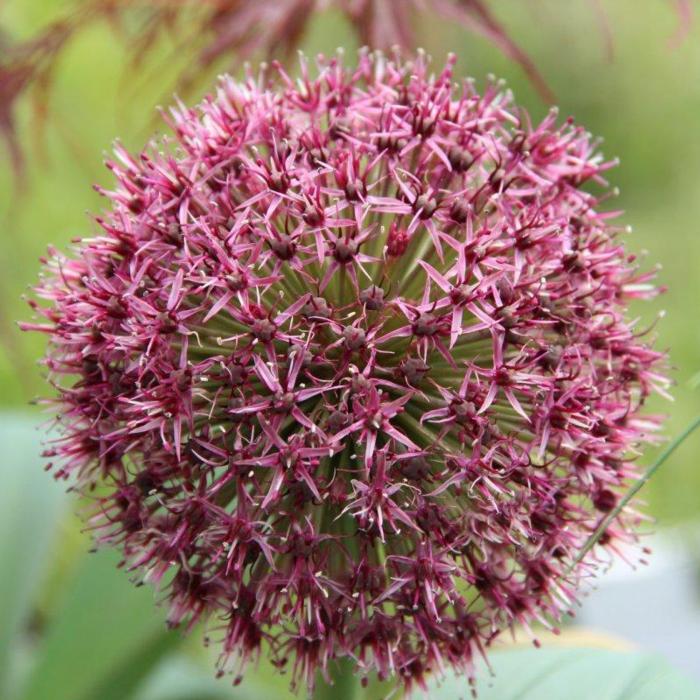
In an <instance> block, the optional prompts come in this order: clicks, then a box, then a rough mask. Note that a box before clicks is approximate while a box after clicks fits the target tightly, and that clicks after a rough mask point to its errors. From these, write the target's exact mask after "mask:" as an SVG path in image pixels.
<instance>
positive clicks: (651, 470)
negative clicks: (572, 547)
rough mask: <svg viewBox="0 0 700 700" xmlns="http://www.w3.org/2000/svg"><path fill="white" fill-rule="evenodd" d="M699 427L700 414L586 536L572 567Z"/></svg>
mask: <svg viewBox="0 0 700 700" xmlns="http://www.w3.org/2000/svg"><path fill="white" fill-rule="evenodd" d="M699 427H700V416H698V417H697V418H696V419H695V420H694V421H693V422H692V423H691V424H690V425H689V426H688V427H687V428H686V429H685V430H684V431H683V432H682V433H681V434H680V435H679V436H678V437H677V438H676V439H675V440H674V441H673V442H672V443H671V444H670V445H669V446H668V447H667V448H666V449H665V450H664V451H663V452H662V453H661V454H660V455H659V457H658V459H657V460H656V461H655V462H654V463H653V464H652V465H651V466H650V467H649V469H647V470H646V472H644V475H643V476H642V477H641V478H640V479H639V480H638V481H636V482H635V484H634V486H632V488H631V489H630V490H629V491H628V492H627V493H626V494H625V496H624V498H622V499H620V502H619V503H618V504H617V506H616V508H615V509H614V510H613V511H611V512H610V513H609V514H608V515H607V516H606V517H605V518H603V520H602V521H601V523H600V525H598V527H597V528H596V530H595V532H594V533H593V534H592V535H591V536H590V537H589V538H588V541H587V542H586V544H585V546H584V548H583V549H582V550H581V552H580V553H579V555H578V557H576V561H575V562H574V563H573V564H572V568H573V567H574V566H576V564H578V563H579V562H580V561H581V560H582V559H583V558H584V557H585V556H586V554H588V552H590V551H591V549H593V547H594V546H595V544H596V542H598V540H599V539H600V537H601V535H602V534H603V533H604V532H605V531H606V530H607V529H608V526H609V525H610V523H611V522H612V521H613V520H615V518H616V517H617V516H618V515H619V514H620V511H622V509H623V508H624V507H625V506H626V505H627V504H628V503H629V502H630V501H631V500H632V499H633V498H634V497H635V496H636V495H637V493H639V491H640V490H641V489H642V487H643V486H644V485H645V484H646V483H647V481H649V479H651V477H652V476H654V474H655V473H656V472H657V471H658V469H659V467H661V465H662V464H663V463H664V462H665V461H666V460H667V459H668V458H669V457H670V456H671V455H672V454H673V453H674V452H675V451H676V449H677V448H678V447H680V445H681V444H682V443H683V442H685V440H686V438H688V437H689V436H690V434H691V433H692V432H693V431H695V430H696V429H697V428H699Z"/></svg>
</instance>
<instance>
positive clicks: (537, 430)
mask: <svg viewBox="0 0 700 700" xmlns="http://www.w3.org/2000/svg"><path fill="white" fill-rule="evenodd" d="M166 119H167V120H168V122H169V123H170V125H171V127H172V129H173V131H174V134H175V138H174V139H173V138H165V139H163V140H160V141H156V142H153V143H152V144H151V145H150V146H149V147H148V148H147V149H146V150H145V151H144V152H142V153H141V154H140V155H138V156H132V155H130V154H129V153H128V152H127V151H126V150H125V149H124V148H122V147H121V146H117V148H116V156H117V160H116V161H115V162H110V163H109V164H108V165H109V168H110V169H111V170H112V172H113V173H114V175H115V177H116V186H115V187H114V189H113V190H111V191H106V190H100V191H101V192H102V193H103V194H104V195H105V196H106V197H107V198H108V200H109V202H110V209H109V210H108V212H107V213H105V214H104V215H103V216H102V217H99V218H97V219H96V223H97V228H98V232H97V233H96V235H94V237H92V238H88V239H84V240H81V241H78V242H77V246H76V249H75V254H74V256H73V257H64V256H62V255H59V254H58V253H56V252H55V251H54V252H53V253H52V256H51V258H50V260H48V261H47V267H48V269H47V274H46V275H45V277H44V280H43V281H42V283H41V285H40V286H39V288H38V294H39V296H40V297H41V298H42V299H43V301H38V302H37V301H35V302H33V306H34V308H35V309H36V310H37V312H38V313H39V314H41V315H43V316H44V317H45V321H41V322H37V323H31V324H25V327H26V328H30V329H38V330H42V331H44V332H46V333H48V334H49V337H50V343H49V351H48V354H47V358H46V366H47V368H48V371H49V377H50V380H51V382H52V383H53V384H54V385H55V386H56V388H57V390H58V392H59V397H58V400H57V407H58V413H59V415H58V424H59V427H60V429H61V430H62V435H63V436H62V438H61V439H59V440H57V441H56V443H55V444H53V445H52V446H51V448H50V449H49V453H50V455H51V458H52V461H53V465H54V469H55V473H56V475H57V476H58V477H61V478H66V479H69V480H70V481H71V483H72V484H73V485H74V486H75V488H77V489H78V490H79V491H81V492H82V493H84V494H85V495H86V496H87V497H88V498H89V499H91V500H92V502H93V503H94V513H93V514H92V515H91V518H90V520H89V526H90V528H91V529H92V531H93V532H94V533H95V536H96V539H97V541H98V542H99V543H104V544H109V545H112V546H116V547H120V548H121V549H122V550H123V552H124V557H125V562H126V566H127V568H128V569H129V570H130V571H131V572H133V573H134V575H137V576H138V577H139V578H141V579H143V580H144V581H150V582H153V583H155V584H157V585H159V586H160V588H161V590H162V591H163V593H164V595H165V597H166V598H167V601H168V604H169V610H170V612H169V622H170V623H171V624H172V625H180V624H184V625H187V626H189V625H191V624H193V623H194V622H195V621H197V620H198V619H200V618H203V619H207V620H208V621H209V623H210V627H211V634H212V639H214V637H218V638H219V639H220V642H221V645H222V654H221V671H222V673H224V672H228V671H229V670H231V671H232V672H238V671H239V670H240V668H241V667H242V666H244V665H245V663H246V662H247V661H248V660H249V659H251V658H252V657H256V656H257V655H258V654H259V653H260V650H261V649H264V650H265V651H266V653H268V654H269V655H270V656H271V658H272V659H273V662H274V663H276V664H277V665H279V666H283V665H285V664H286V663H289V664H290V665H291V666H292V668H293V672H292V676H293V679H294V681H295V682H301V683H307V684H309V685H312V684H313V682H314V678H315V675H316V673H317V672H318V671H321V672H324V673H325V672H327V670H328V668H329V664H331V663H332V662H333V660H334V659H337V658H341V657H351V658H352V659H353V661H354V663H356V666H357V669H358V673H359V674H360V675H363V676H365V675H367V674H369V673H370V672H373V671H377V672H378V673H379V674H380V676H381V677H389V676H397V677H399V678H401V679H402V680H403V681H404V682H405V683H406V685H408V686H411V685H412V684H413V683H419V684H420V683H422V682H423V679H424V676H425V674H426V673H427V672H429V671H433V672H435V671H440V670H441V669H444V668H446V667H449V666H452V667H455V668H456V669H458V670H461V671H465V672H466V673H468V674H470V675H471V673H472V670H473V661H474V659H475V657H476V656H478V655H480V654H483V653H484V649H485V647H486V646H487V645H488V644H489V643H490V642H491V640H492V639H493V638H494V637H495V636H496V635H497V634H498V633H499V632H500V631H501V630H504V629H506V628H509V627H512V626H514V625H525V626H527V625H528V623H529V622H530V621H532V620H537V621H540V622H544V623H545V624H550V623H548V622H547V620H551V619H553V618H556V617H558V616H559V615H560V614H561V613H562V612H564V611H566V610H568V609H569V608H570V606H571V603H572V600H573V597H574V594H575V589H576V585H577V583H578V582H579V580H580V578H581V576H582V575H584V574H586V575H587V574H588V573H589V572H590V569H591V566H592V564H591V562H590V561H586V560H584V562H582V563H578V553H579V552H580V551H581V549H582V547H583V546H584V544H585V543H586V541H587V539H588V538H589V536H590V535H591V533H592V532H594V530H595V529H596V527H597V525H598V524H599V523H600V522H601V519H602V518H604V517H606V516H607V515H608V514H609V513H611V512H612V511H614V510H615V509H616V505H617V503H618V499H619V496H620V494H621V493H622V492H623V491H624V489H625V487H626V485H627V484H628V483H629V480H630V479H632V478H634V476H635V473H636V472H635V467H634V464H633V460H634V459H635V458H636V456H637V455H638V448H639V446H640V444H641V443H643V442H644V441H648V440H650V439H652V435H653V433H654V431H655V429H656V428H657V424H658V419H656V418H655V417H653V416H651V417H649V416H646V417H645V416H643V415H642V413H641V410H642V406H643V404H644V402H645V399H646V398H647V396H648V395H649V394H650V393H651V392H654V391H661V392H662V393H663V392H664V391H665V387H666V386H667V380H666V378H665V377H664V375H663V365H664V358H663V355H661V354H660V353H658V352H656V351H654V350H652V349H651V348H650V347H649V346H648V345H647V344H645V343H644V342H643V341H642V340H641V339H640V332H639V331H638V330H636V329H635V328H634V324H633V323H630V322H628V321H627V320H626V318H625V312H626V305H627V303H628V301H629V300H631V299H639V298H649V297H651V296H653V295H654V294H655V293H656V289H655V288H654V286H653V284H652V283H651V281H650V280H651V275H650V274H644V273H639V272H638V271H637V270H636V268H635V266H634V265H633V257H632V256H629V255H627V254H626V253H625V251H624V249H623V247H622V246H621V244H620V243H619V242H618V240H617V238H618V234H619V233H620V231H621V229H618V228H615V227H613V226H612V225H611V224H610V223H609V220H610V218H611V217H612V216H614V213H611V212H608V211H605V207H604V206H603V202H604V200H605V199H606V198H607V196H608V194H606V192H607V187H606V183H605V180H604V178H603V173H604V172H605V171H606V170H607V169H608V168H609V167H611V165H612V163H611V162H606V161H605V160H603V159H602V158H601V156H600V155H599V154H598V153H597V150H596V149H597V145H596V143H595V142H594V141H591V138H590V136H589V135H588V134H587V133H586V132H585V131H584V130H582V129H581V128H579V127H576V126H574V125H573V124H572V123H571V121H570V120H568V121H565V122H564V123H563V124H562V125H560V126H557V125H556V122H557V119H556V114H555V113H554V112H553V113H551V114H550V115H549V116H547V117H546V118H545V119H544V121H542V123H540V124H539V125H533V124H532V123H531V121H530V120H529V119H528V117H527V115H526V114H524V113H523V112H522V111H520V110H516V108H515V107H514V106H513V105H512V102H511V96H510V95H509V94H508V93H507V92H504V91H503V90H502V88H501V86H500V85H497V84H491V85H489V86H487V88H486V90H485V92H484V94H479V93H478V92H477V91H476V90H475V88H474V86H473V84H472V82H470V81H465V82H463V83H462V84H461V85H455V84H454V83H453V76H452V61H450V62H449V63H448V65H447V67H446V68H445V69H444V70H443V71H442V72H441V73H439V74H431V73H430V70H429V67H428V63H427V61H426V60H425V59H424V58H423V57H419V58H418V59H417V60H416V61H415V62H412V63H402V62H400V61H399V60H396V61H392V60H388V59H386V58H385V57H383V56H382V55H379V54H370V53H366V52H365V53H361V54H360V56H359V59H358V64H357V66H356V67H347V66H344V65H343V62H342V61H341V60H340V59H338V58H336V59H330V60H324V59H319V66H318V70H317V73H316V75H315V76H314V75H312V74H311V72H310V71H309V69H308V68H307V66H306V64H304V63H302V67H301V77H300V78H299V80H298V81H294V80H292V79H291V78H290V77H289V76H288V75H287V74H286V73H285V72H284V70H283V69H281V68H279V67H276V68H275V69H274V70H267V69H263V70H262V71H261V72H260V74H259V75H255V76H253V75H249V76H248V78H247V79H246V80H245V81H243V82H236V81H234V80H232V79H230V78H224V79H222V81H221V83H220V85H219V87H218V90H217V91H216V94H215V95H214V96H213V97H210V98H208V99H206V100H205V101H204V102H203V103H202V104H201V105H200V106H199V107H198V108H196V109H189V108H186V107H185V106H183V105H179V106H178V107H177V108H175V109H173V110H172V111H171V113H170V115H169V116H168V117H166ZM637 519H638V516H637V515H636V514H635V512H634V511H633V510H631V509H630V508H624V509H622V511H621V512H620V514H619V515H618V517H616V518H615V519H614V521H613V522H612V524H611V525H610V527H609V528H608V530H607V531H606V533H605V534H604V536H603V538H602V541H601V544H602V545H603V546H604V547H606V548H607V549H608V550H609V551H613V550H614V549H615V547H616V544H617V543H619V542H620V541H624V540H626V539H629V538H632V537H633V534H631V526H632V525H634V523H635V521H636V520H637ZM601 551H602V550H601Z"/></svg>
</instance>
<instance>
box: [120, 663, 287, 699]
mask: <svg viewBox="0 0 700 700" xmlns="http://www.w3.org/2000/svg"><path fill="white" fill-rule="evenodd" d="M260 698H269V700H272V698H274V699H275V700H277V696H275V695H274V694H272V693H270V692H269V690H267V689H264V688H263V687H261V686H260V685H258V684H257V683H256V682H255V680H252V682H250V681H249V679H246V681H245V682H244V683H243V684H242V685H240V686H237V687H235V688H232V687H231V682H230V680H229V679H227V678H221V679H219V680H217V679H216V678H215V677H214V671H213V669H211V668H210V669H206V668H204V667H203V666H199V665H196V664H195V663H193V661H192V660H191V659H188V658H187V657H184V656H174V657H171V658H170V659H167V660H166V661H164V662H163V664H162V665H161V666H160V667H159V668H158V669H157V670H156V671H155V672H154V673H153V674H152V675H151V676H150V677H149V678H148V680H147V681H146V682H145V683H144V684H143V685H142V687H141V688H140V689H139V691H138V692H137V693H136V694H135V695H134V696H133V700H259V699H260Z"/></svg>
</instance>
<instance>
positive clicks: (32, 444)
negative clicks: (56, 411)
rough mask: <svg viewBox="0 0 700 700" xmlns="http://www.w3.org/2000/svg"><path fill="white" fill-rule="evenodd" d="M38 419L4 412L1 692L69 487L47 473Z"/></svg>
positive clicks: (0, 444) (5, 692)
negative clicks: (44, 467)
mask: <svg viewBox="0 0 700 700" xmlns="http://www.w3.org/2000/svg"><path fill="white" fill-rule="evenodd" d="M41 440H42V435H41V433H40V432H39V431H38V430H37V421H36V420H34V419H32V418H29V417H26V416H21V415H13V414H9V413H2V414H0V451H1V452H0V563H1V564H0V565H1V566H2V571H3V574H2V576H0V697H2V698H9V697H12V694H13V692H14V687H15V685H16V684H17V681H18V679H17V677H16V673H14V672H15V671H16V669H17V667H18V659H17V653H18V649H20V648H21V642H20V641H19V638H20V637H21V632H22V628H23V626H25V625H27V623H28V622H29V620H30V618H31V612H32V604H33V603H34V602H35V601H36V597H37V594H38V590H39V587H40V585H41V584H42V582H43V580H44V578H45V577H46V573H47V570H48V566H49V564H50V561H51V550H52V543H53V542H54V541H55V537H56V535H57V534H58V523H59V519H60V513H61V512H62V510H63V505H64V501H65V499H64V488H63V487H62V486H61V485H60V484H57V483H55V482H54V480H53V479H52V478H51V477H50V476H49V475H47V474H46V473H45V472H44V469H43V465H42V460H41V457H40V453H41V449H42V448H41Z"/></svg>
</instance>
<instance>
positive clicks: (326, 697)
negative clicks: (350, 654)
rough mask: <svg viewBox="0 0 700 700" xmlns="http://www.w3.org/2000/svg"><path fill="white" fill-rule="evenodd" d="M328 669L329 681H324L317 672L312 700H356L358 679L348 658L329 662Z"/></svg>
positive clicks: (358, 686) (358, 693) (358, 685)
mask: <svg viewBox="0 0 700 700" xmlns="http://www.w3.org/2000/svg"><path fill="white" fill-rule="evenodd" d="M328 671H329V675H330V677H331V682H330V683H326V681H325V680H324V679H323V676H322V675H321V674H319V675H318V678H317V679H316V691H315V692H314V696H313V700H358V698H359V697H360V692H359V691H360V679H359V678H358V677H357V676H356V675H355V666H354V664H353V663H352V661H351V660H350V659H340V660H339V661H333V662H331V663H330V665H329V668H328Z"/></svg>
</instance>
